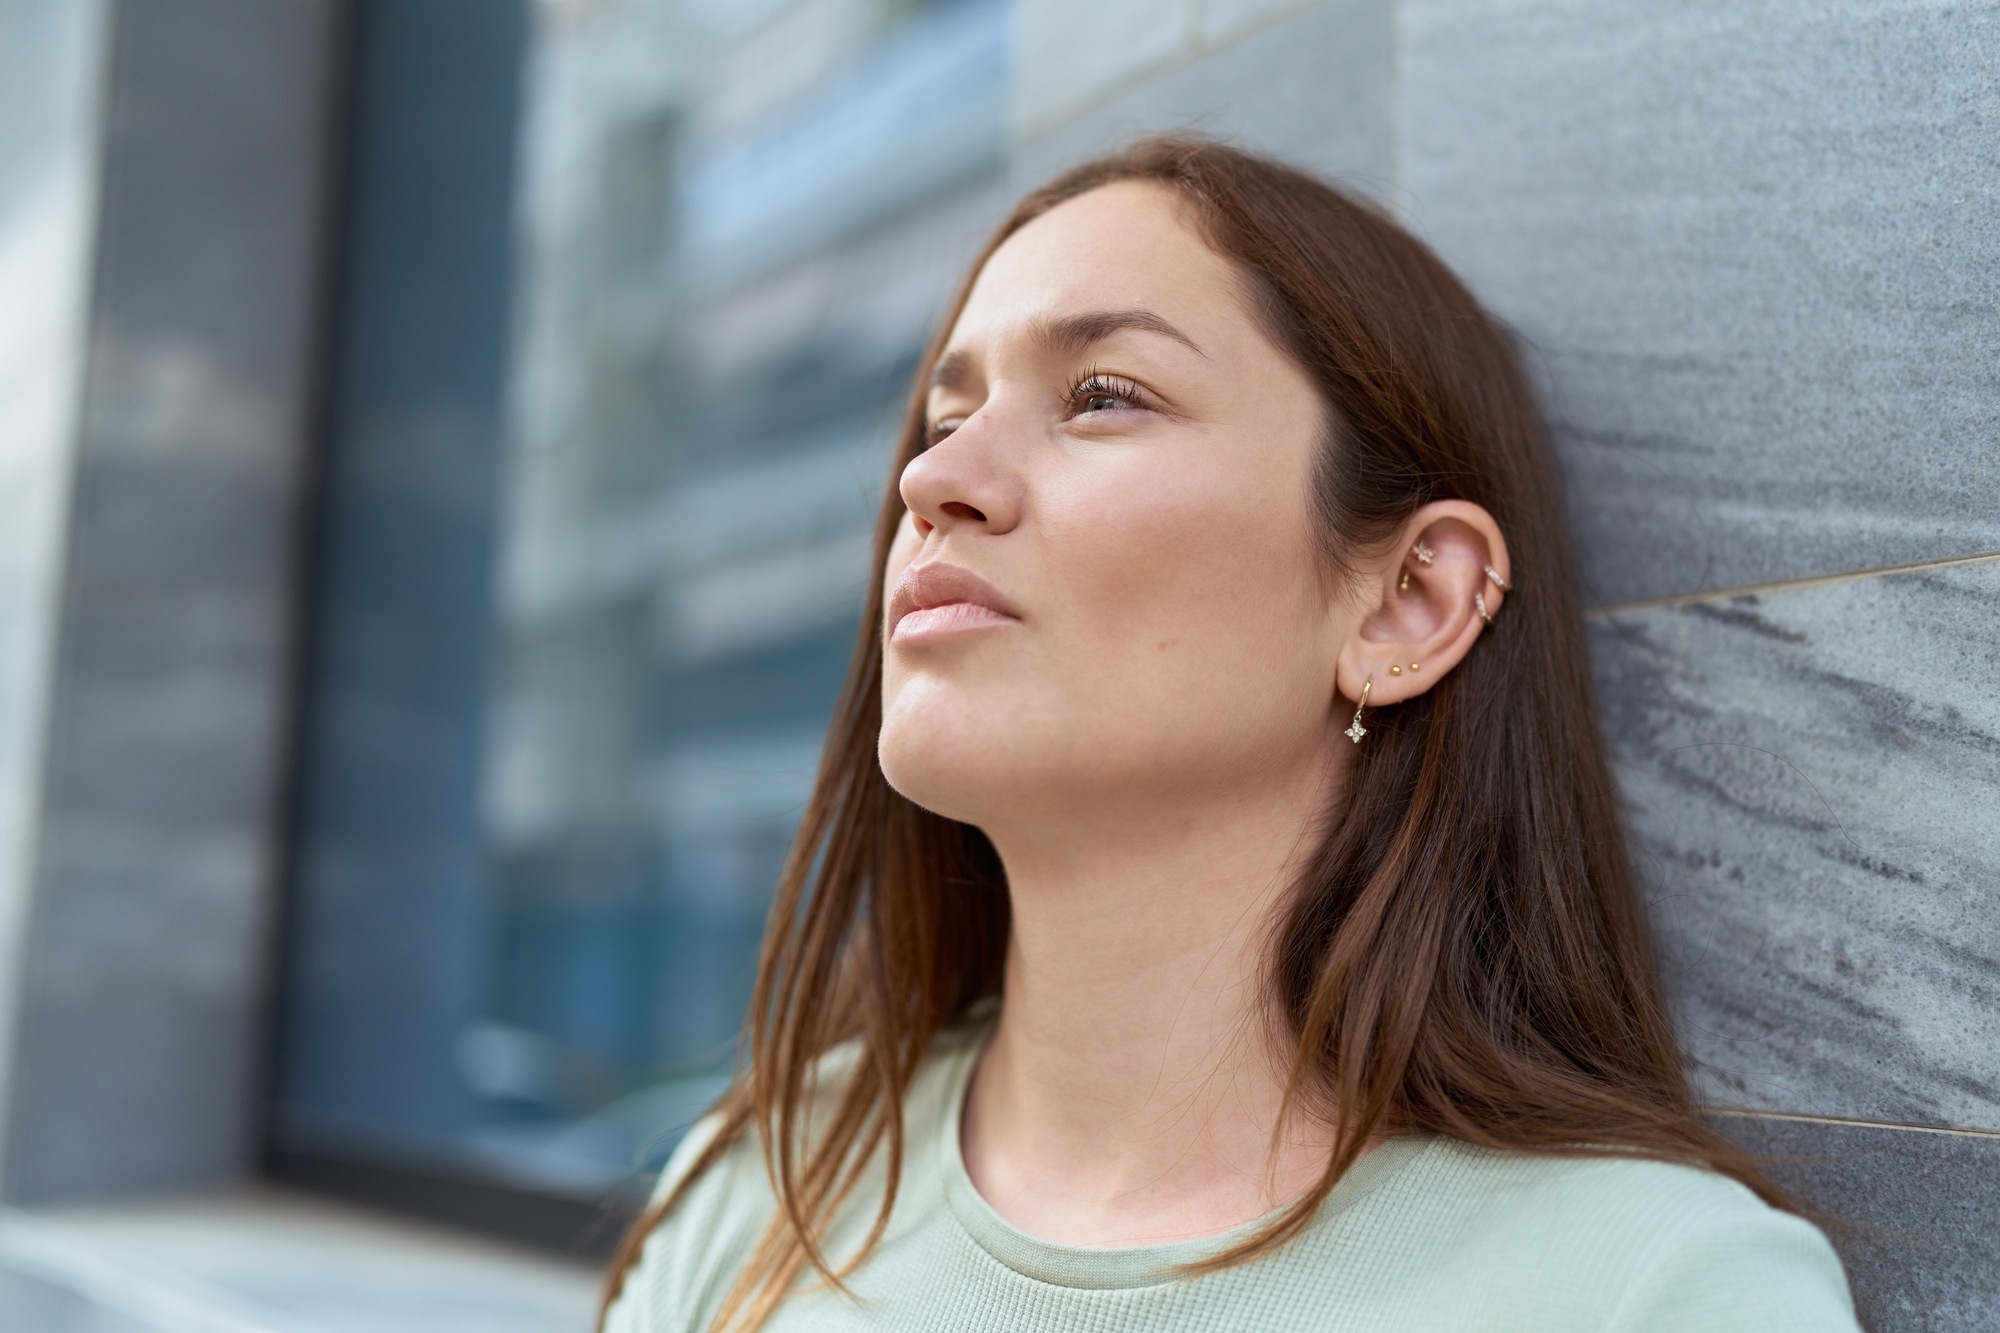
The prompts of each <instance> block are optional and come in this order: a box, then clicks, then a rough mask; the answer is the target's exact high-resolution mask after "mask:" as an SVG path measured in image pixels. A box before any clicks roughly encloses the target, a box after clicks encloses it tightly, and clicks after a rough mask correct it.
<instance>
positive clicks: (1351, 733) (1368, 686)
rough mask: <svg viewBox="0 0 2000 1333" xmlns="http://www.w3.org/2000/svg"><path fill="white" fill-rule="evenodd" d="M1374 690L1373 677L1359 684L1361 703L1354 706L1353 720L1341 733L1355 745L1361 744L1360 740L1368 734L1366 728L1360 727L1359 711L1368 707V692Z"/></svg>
mask: <svg viewBox="0 0 2000 1333" xmlns="http://www.w3.org/2000/svg"><path fill="white" fill-rule="evenodd" d="M1374 688H1375V677H1373V676H1370V677H1369V678H1368V679H1367V680H1364V681H1362V682H1361V702H1360V703H1358V704H1356V705H1354V720H1353V721H1352V722H1350V723H1348V724H1347V730H1346V731H1344V732H1342V733H1341V734H1342V735H1343V736H1345V737H1347V739H1349V740H1351V741H1353V742H1354V743H1355V744H1356V745H1359V744H1361V738H1362V737H1363V736H1366V735H1367V734H1368V728H1366V727H1364V726H1362V725H1361V710H1362V709H1364V708H1366V707H1367V706H1368V691H1370V690H1372V689H1374Z"/></svg>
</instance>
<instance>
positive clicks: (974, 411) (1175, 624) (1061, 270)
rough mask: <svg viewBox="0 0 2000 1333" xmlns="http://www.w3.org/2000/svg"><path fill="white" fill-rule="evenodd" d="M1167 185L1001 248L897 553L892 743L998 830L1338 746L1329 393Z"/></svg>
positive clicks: (1244, 782)
mask: <svg viewBox="0 0 2000 1333" xmlns="http://www.w3.org/2000/svg"><path fill="white" fill-rule="evenodd" d="M1250 300H1251V298H1250V295H1249V292H1248V289H1247V287H1246V284H1245V283H1244V281H1243V279H1242V278H1241V277H1240V276H1239V274H1238V273H1237V272H1236V271H1235V270H1234V269H1233V268H1232V266H1231V265H1230V263H1229V262H1228V261H1226V260H1224V259H1223V258H1222V257H1220V256H1219V255H1217V254H1215V253H1214V252H1213V251H1211V250H1210V249H1209V248H1208V246H1207V245H1206V244H1205V243H1204V242H1203V241H1202V240H1201V238H1200V237H1199V236H1198V235H1197V234H1196V233H1195V232H1194V231H1193V230H1191V229H1190V227H1189V225H1188V224H1187V223H1186V222H1185V221H1184V220H1183V218H1182V216H1181V213H1180V209H1179V206H1178V204H1177V203H1176V202H1175V200H1174V199H1173V197H1172V196H1171V195H1170V194H1169V193H1167V192H1166V191H1165V190H1164V189H1162V188H1160V187H1158V186H1154V185H1149V184H1143V183H1136V182H1127V183H1120V184H1116V185H1110V186H1106V187H1104V188H1101V189H1098V190H1095V191H1093V192H1091V193H1089V194H1086V195H1083V196H1081V197H1079V198H1076V199H1073V200H1071V201H1069V202H1068V203H1065V204H1063V205H1061V206H1060V207H1058V208H1055V209H1053V210H1051V211H1050V212H1048V213H1046V214H1044V215H1043V216H1042V217H1040V218H1038V219H1036V220H1035V221H1033V222H1031V223H1029V224H1028V225H1027V226H1026V227H1023V228H1022V229H1021V230H1020V231H1019V232H1017V233H1015V235H1014V236H1013V237H1012V238H1010V239H1009V240H1008V241H1007V242H1006V244H1004V245H1002V246H1001V247H1000V249H999V250H998V251H997V252H996V253H995V254H994V255H993V256H992V258H991V260H990V261H989V262H988V263H987V265H986V267H985V269H984V270H983V271H982V272H981V273H980V275H979V278H978V281H977V283H976V284H975V285H974V287H973V290H972V294H971V298H970V300H969V301H968V302H967V303H966V306H965V310H964V313H963V314H962V315H960V317H959V320H958V323H957V324H956V326H954V328H953V329H952V331H951V337H950V340H949V342H948V343H947V345H946V349H945V353H944V355H943V357H942V358H941V359H940V361H939V363H938V369H937V373H936V375H935V377H934V381H933V384H932V387H931V390H930V396H929V404H928V407H929V420H930V423H931V437H930V438H931V440H932V443H931V444H930V446H929V448H928V449H927V450H926V451H925V452H924V453H922V454H920V455H919V456H918V457H917V458H915V459H914V460H913V461H912V462H911V463H910V465H909V466H908V467H907V468H906V469H905V470H904V472H903V476H902V481H901V490H902V496H903V500H904V503H905V504H906V505H907V506H908V512H907V513H906V514H905V515H904V518H903V522H902V525H901V527H900V529H899V530H898V532H897V535H896V540H895V544H894V546H893V548H892V550H891V551H890V555H889V563H888V568H887V571H886V574H885V576H884V577H885V587H884V596H885V601H886V604H887V607H888V611H887V615H886V618H885V624H884V626H883V633H884V636H885V644H884V661H883V686H882V690H883V699H882V704H883V721H882V737H881V760H882V767H883V771H884V772H885V774H886V775H887V776H888V779H889V781H890V782H891V783H892V784H893V785H894V786H895V787H896V789H897V790H899V791H901V792H902V793H903V794H904V795H906V796H908V797H909V798H910V799H911V800H913V801H915V802H916V803H918V804H919V805H922V806H924V807H926V808H928V809H930V810H933V811H936V812H937V813H939V814H942V815H945V816H947V817H950V818H953V819H959V820H963V821H965V822H968V823H972V824H976V825H979V826H981V827H983V828H986V829H987V830H988V831H989V832H995V831H996V829H998V828H1001V827H1004V826H1006V825H1008V824H1010V823H1014V822H1016V821H1023V820H1048V819H1059V820H1060V819H1063V818H1065V817H1069V816H1074V815H1076V814H1078V813H1080V812H1083V811H1085V810H1092V811H1096V810H1102V809H1104V808H1105V807H1106V805H1107V803H1109V804H1110V805H1112V806H1125V807H1131V808H1132V810H1133V813H1134V814H1135V815H1138V814H1139V813H1140V811H1141V809H1142V808H1144V807H1153V808H1156V809H1157V808H1158V807H1159V806H1160V804H1161V803H1162V802H1167V803H1181V802H1185V801H1188V800H1190V799H1192V800H1195V801H1202V800H1207V799H1212V798H1213V797H1215V796H1218V795H1222V794H1225V793H1226V794H1230V795H1234V796H1238V797H1253V796H1255V795H1256V794H1258V793H1260V792H1262V791H1264V790H1268V788H1269V786H1270V785H1271V784H1272V783H1284V782H1294V781H1297V780H1298V778H1299V775H1300V774H1302V773H1319V772H1323V771H1324V767H1325V764H1326V763H1327V760H1328V757H1329V754H1330V753H1336V752H1335V751H1333V750H1332V746H1333V743H1334V741H1335V739H1336V738H1337V736H1338V733H1339V730H1340V728H1341V727H1344V726H1345V725H1346V723H1347V719H1346V718H1345V717H1337V716H1336V707H1335V686H1334V664H1335V656H1336V653H1337V651H1338V648H1339V645H1340V642H1341V640H1342V638H1343V636H1344V635H1346V634H1347V633H1348V632H1349V631H1350V630H1351V628H1352V621H1353V618H1354V617H1355V615H1356V614H1358V613H1357V612H1356V611H1354V610H1352V609H1349V608H1345V607H1343V605H1342V604H1341V600H1342V599H1340V598H1339V597H1338V596H1337V595H1336V594H1335V593H1334V592H1332V591H1330V588H1331V581H1330V580H1328V579H1326V578H1325V577H1324V575H1323V561H1322V559H1321V557H1320V556H1319V555H1318V552H1317V547H1316V544H1315V537H1314V531H1313V525H1312V517H1311V512H1310V508H1309V505H1310V499H1309V497H1310V495H1311V491H1312V476H1313V461H1314V452H1315V450H1316V448H1317V447H1318V443H1319V440H1320V438H1321V434H1322V430H1323V423H1324V422H1325V419H1326V409H1325V407H1324V405H1323V404H1322V402H1321V401H1320V398H1319V395H1318V394H1317V392H1316V391H1315V389H1314V387H1313V385H1312V383H1311V381H1310V380H1308V379H1307V378H1306V376H1305V374H1304V372H1302V371H1301V370H1300V369H1298V367H1297V366H1295V365H1294V364H1293V363H1292V361H1291V360H1290V359H1289V358H1288V357H1286V356H1285V355H1284V354H1283V353H1282V352H1281V351H1280V350H1279V349H1278V348H1277V347H1276V346H1275V345H1274V344H1273V343H1272V342H1271V340H1270V339H1269V338H1268V337H1267V336H1266V335H1265V333H1264V332H1263V330H1262V329H1261V328H1260V327H1259V325H1258V322H1257V320H1256V318H1255V316H1254V314H1253V312H1252V307H1251V304H1250Z"/></svg>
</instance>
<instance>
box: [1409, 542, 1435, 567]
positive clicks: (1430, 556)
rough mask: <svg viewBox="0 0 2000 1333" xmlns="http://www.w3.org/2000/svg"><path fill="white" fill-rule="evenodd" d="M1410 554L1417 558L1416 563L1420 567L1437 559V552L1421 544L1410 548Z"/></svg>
mask: <svg viewBox="0 0 2000 1333" xmlns="http://www.w3.org/2000/svg"><path fill="white" fill-rule="evenodd" d="M1410 554H1411V555H1414V556H1415V557H1416V558H1417V563H1418V564H1420V565H1428V564H1429V563H1430V562H1431V561H1433V560H1435V559H1436V558H1437V552H1436V551H1433V550H1432V549H1431V548H1430V547H1428V546H1426V545H1424V544H1423V543H1422V542H1418V543H1417V544H1416V545H1415V546H1412V547H1411V548H1410Z"/></svg>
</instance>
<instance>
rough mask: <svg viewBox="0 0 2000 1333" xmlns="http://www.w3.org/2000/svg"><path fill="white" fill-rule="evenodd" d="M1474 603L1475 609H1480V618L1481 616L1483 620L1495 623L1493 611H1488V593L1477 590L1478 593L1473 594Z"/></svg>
mask: <svg viewBox="0 0 2000 1333" xmlns="http://www.w3.org/2000/svg"><path fill="white" fill-rule="evenodd" d="M1472 605H1473V607H1474V608H1475V609H1477V610H1478V612H1479V618H1480V619H1481V620H1483V621H1485V622H1486V623H1487V624H1489V625H1490V624H1492V623H1493V616H1492V613H1491V612H1489V611H1488V610H1487V609H1486V594H1485V593H1483V592H1476V593H1474V594H1472Z"/></svg>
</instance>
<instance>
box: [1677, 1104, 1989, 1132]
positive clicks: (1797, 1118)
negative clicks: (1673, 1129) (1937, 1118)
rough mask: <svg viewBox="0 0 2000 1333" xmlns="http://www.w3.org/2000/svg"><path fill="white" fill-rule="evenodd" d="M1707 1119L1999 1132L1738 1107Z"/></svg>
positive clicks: (1715, 1110) (1714, 1109)
mask: <svg viewBox="0 0 2000 1333" xmlns="http://www.w3.org/2000/svg"><path fill="white" fill-rule="evenodd" d="M1703 1111H1704V1112H1705V1113H1706V1114H1708V1115H1726V1116H1735V1117H1736V1118H1738V1119H1741V1120H1783V1121H1789V1122H1791V1123H1793V1124H1799V1125H1834V1126H1837V1127H1839V1128H1841V1129H1892V1130H1896V1131H1899V1132H1901V1133H1905V1134H1946V1135H1950V1136H1952V1137H1954V1138H1962V1139H2000V1130H1994V1129H1960V1128H1958V1127H1956V1126H1952V1125H1906V1124H1901V1123H1898V1122H1896V1121H1893V1120H1852V1119H1847V1118H1845V1117H1841V1116H1830V1115H1800V1114H1796V1113H1794V1112H1789V1111H1753V1110H1749V1109H1746V1108H1740V1107H1723V1106H1709V1107H1704V1108H1703Z"/></svg>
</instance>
